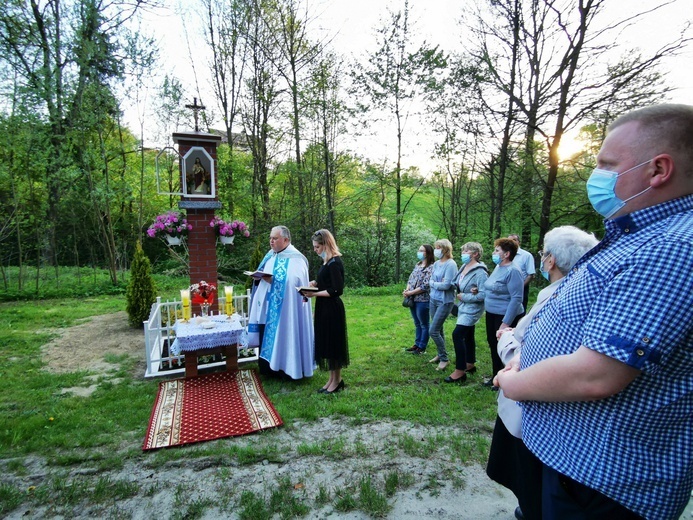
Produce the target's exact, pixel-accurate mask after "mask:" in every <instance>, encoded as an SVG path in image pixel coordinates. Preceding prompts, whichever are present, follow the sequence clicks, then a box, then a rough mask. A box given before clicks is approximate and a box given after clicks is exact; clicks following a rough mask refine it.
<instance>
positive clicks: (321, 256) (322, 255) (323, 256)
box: [320, 251, 327, 260]
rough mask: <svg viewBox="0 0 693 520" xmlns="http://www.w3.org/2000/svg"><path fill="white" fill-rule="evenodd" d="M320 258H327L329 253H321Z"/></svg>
mask: <svg viewBox="0 0 693 520" xmlns="http://www.w3.org/2000/svg"><path fill="white" fill-rule="evenodd" d="M320 258H322V259H323V260H324V259H325V258H327V251H323V252H322V253H320Z"/></svg>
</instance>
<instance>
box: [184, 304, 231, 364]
mask: <svg viewBox="0 0 693 520" xmlns="http://www.w3.org/2000/svg"><path fill="white" fill-rule="evenodd" d="M243 330H244V329H243V327H242V326H241V321H240V316H238V315H237V314H234V315H233V316H231V319H228V317H227V316H226V315H224V314H220V315H217V316H209V317H206V318H201V317H198V318H192V319H191V320H188V321H187V322H185V321H182V320H178V321H176V323H175V325H173V331H174V332H175V333H176V340H175V341H174V342H173V345H171V353H172V354H173V355H174V356H179V355H180V354H181V353H185V352H193V351H195V350H203V349H207V348H214V347H221V346H223V345H234V344H236V343H238V340H239V339H240V337H241V333H242V332H243Z"/></svg>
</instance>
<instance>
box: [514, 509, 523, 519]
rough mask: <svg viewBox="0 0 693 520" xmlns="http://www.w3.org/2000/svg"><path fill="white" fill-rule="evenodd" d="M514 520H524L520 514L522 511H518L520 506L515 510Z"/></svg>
mask: <svg viewBox="0 0 693 520" xmlns="http://www.w3.org/2000/svg"><path fill="white" fill-rule="evenodd" d="M515 518H517V520H525V515H523V514H522V509H520V506H517V507H516V508H515Z"/></svg>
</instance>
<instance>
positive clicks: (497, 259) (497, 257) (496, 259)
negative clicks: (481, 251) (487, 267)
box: [491, 254, 501, 265]
mask: <svg viewBox="0 0 693 520" xmlns="http://www.w3.org/2000/svg"><path fill="white" fill-rule="evenodd" d="M491 260H493V263H494V264H496V265H499V264H500V263H501V257H500V255H495V254H494V255H491Z"/></svg>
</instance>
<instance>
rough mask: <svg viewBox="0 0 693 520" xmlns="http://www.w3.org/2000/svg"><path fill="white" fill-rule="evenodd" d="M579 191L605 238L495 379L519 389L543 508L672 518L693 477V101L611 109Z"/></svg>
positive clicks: (566, 515) (552, 513) (514, 395)
mask: <svg viewBox="0 0 693 520" xmlns="http://www.w3.org/2000/svg"><path fill="white" fill-rule="evenodd" d="M587 192H588V197H589V199H590V202H591V203H592V205H593V206H594V208H595V210H597V211H598V212H599V213H600V214H602V215H603V216H604V217H606V220H605V221H604V225H605V236H604V239H603V240H602V242H601V243H600V244H599V245H598V246H596V247H595V248H594V249H592V250H591V251H590V252H588V253H587V254H586V255H585V256H584V257H583V258H582V259H581V260H580V261H579V262H578V263H577V264H576V265H575V267H574V268H573V270H572V271H571V272H570V273H569V274H568V276H566V278H565V280H564V282H563V283H562V285H560V286H559V288H558V289H557V290H556V292H555V293H554V295H553V297H552V300H551V301H550V302H549V303H547V304H546V305H545V306H544V308H543V309H542V310H541V311H540V312H539V314H538V315H537V316H536V318H535V319H534V321H533V322H532V324H531V325H530V326H529V327H528V329H527V331H526V333H525V337H524V343H523V349H522V353H521V355H520V359H514V360H513V361H512V362H511V363H510V364H509V365H508V366H507V367H506V368H505V369H504V370H503V371H501V372H499V373H498V375H497V377H496V383H497V384H498V385H499V386H500V387H501V388H502V389H503V391H504V393H505V395H506V396H508V397H509V398H511V399H514V400H516V401H522V403H521V406H522V409H523V428H522V433H523V439H524V442H525V443H526V445H527V447H528V448H529V449H530V450H531V451H532V452H533V453H534V454H535V455H536V456H537V457H538V458H539V459H540V460H541V461H542V463H543V465H544V466H543V483H542V490H541V493H542V511H543V518H544V520H553V519H555V520H570V519H578V518H579V519H585V520H587V519H589V520H593V519H608V520H618V519H631V518H647V519H676V518H679V516H680V515H681V513H682V512H683V510H684V508H685V506H686V504H687V502H688V500H689V498H690V494H691V489H692V488H693V442H692V439H691V437H692V436H693V106H687V105H657V106H652V107H648V108H644V109H640V110H636V111H633V112H630V113H628V114H626V115H624V116H621V117H620V118H618V119H617V120H616V121H615V122H614V123H613V124H612V125H611V126H610V127H609V132H608V134H607V137H606V139H605V140H604V143H603V145H602V148H601V150H600V152H599V155H598V156H597V168H596V169H595V170H594V172H593V173H592V175H591V176H590V179H589V180H588V181H587Z"/></svg>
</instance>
